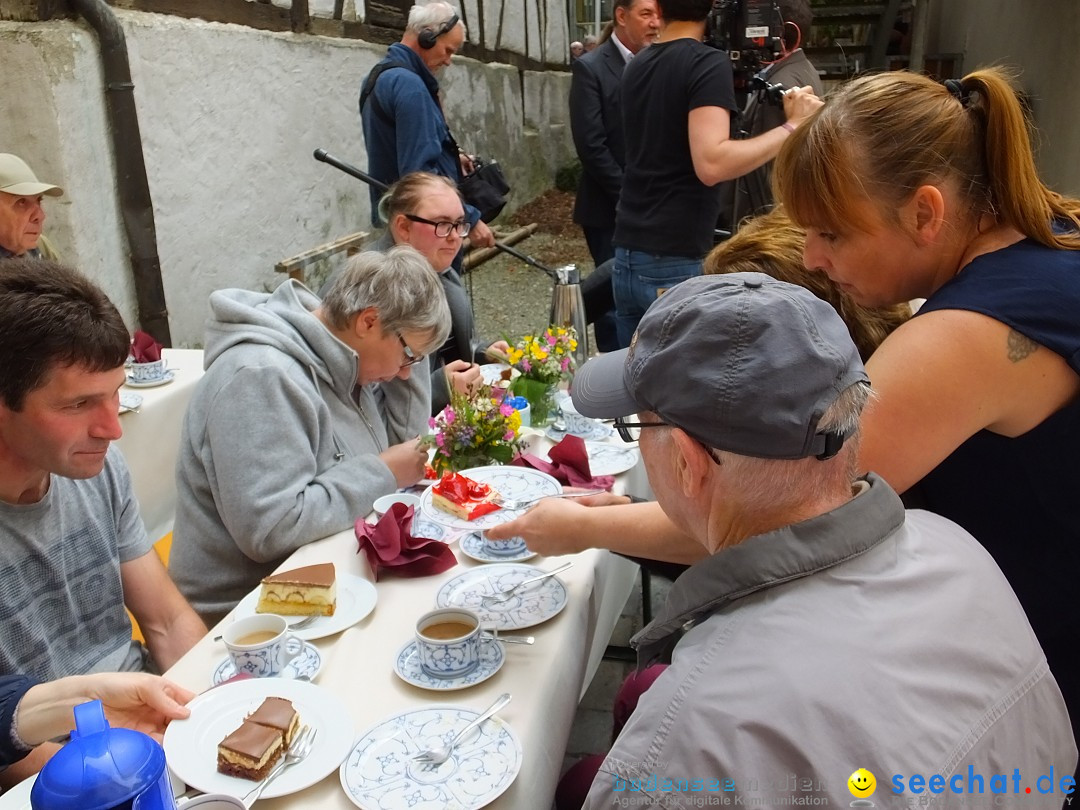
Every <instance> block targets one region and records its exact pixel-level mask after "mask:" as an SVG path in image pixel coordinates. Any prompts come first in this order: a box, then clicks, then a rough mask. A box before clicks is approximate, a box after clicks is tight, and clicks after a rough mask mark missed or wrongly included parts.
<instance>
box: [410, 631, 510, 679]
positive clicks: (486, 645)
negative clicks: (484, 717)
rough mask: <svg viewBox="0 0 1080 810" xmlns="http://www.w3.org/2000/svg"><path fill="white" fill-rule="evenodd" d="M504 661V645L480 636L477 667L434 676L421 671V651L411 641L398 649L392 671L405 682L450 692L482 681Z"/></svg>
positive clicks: (422, 669) (493, 672) (500, 666)
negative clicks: (458, 673)
mask: <svg viewBox="0 0 1080 810" xmlns="http://www.w3.org/2000/svg"><path fill="white" fill-rule="evenodd" d="M505 660H506V652H505V651H504V650H503V645H502V644H500V643H499V642H498V641H497V640H496V639H493V638H481V639H480V663H479V664H478V665H477V667H476V669H474V670H473V671H472V672H470V673H469V674H468V675H461V676H459V677H457V678H433V677H432V676H431V675H428V674H427V673H426V672H424V668H423V667H421V666H420V654H419V652H418V651H417V649H416V641H415V640H414V641H410V642H409V643H408V644H406V645H405V646H404V647H402V648H401V649H400V650H398V654H397V658H396V659H395V660H394V672H396V673H397V676H398V677H399V678H401V680H403V681H405V683H411V684H412V685H413V686H419V687H420V688H421V689H431V690H433V691H436V692H453V691H454V690H456V689H467V688H468V687H470V686H475V685H476V684H478V683H483V682H484V681H486V680H487V679H488V678H490V677H491V676H492V675H494V674H495V673H496V672H498V671H499V670H500V669H502V665H503V662H504V661H505Z"/></svg>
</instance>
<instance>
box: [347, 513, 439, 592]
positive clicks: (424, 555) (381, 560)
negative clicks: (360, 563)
mask: <svg viewBox="0 0 1080 810" xmlns="http://www.w3.org/2000/svg"><path fill="white" fill-rule="evenodd" d="M414 511H415V510H414V508H413V507H411V506H406V505H405V504H403V503H395V504H394V505H393V506H391V507H390V508H389V509H388V510H387V511H386V513H385V514H384V515H383V516H382V517H381V518H379V522H378V523H375V524H371V523H368V522H367V521H366V520H364V519H362V518H361V519H360V520H358V521H356V540H357V542H358V546H359V547H358V548H357V553H358V554H359V553H360V552H361V551H362V552H364V555H365V556H366V557H367V560H368V563H369V564H370V565H371V571H372V573H374V574H375V581H376V582H378V581H379V577H380V575H381V573H382V571H383V570H391V571H393V572H394V573H395V574H399V575H401V576H403V577H426V576H427V575H428V574H441V573H442V572H443V571H445V570H446V569H448V568H452V567H453V566H455V565H457V557H455V556H454V552H452V551H451V550H450V546H448V545H446V543H443V542H442V541H440V540H431V539H429V538H427V537H414V536H413V535H412V522H413V513H414Z"/></svg>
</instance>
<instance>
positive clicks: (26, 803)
mask: <svg viewBox="0 0 1080 810" xmlns="http://www.w3.org/2000/svg"><path fill="white" fill-rule="evenodd" d="M36 781H37V775H36V774H35V775H34V776H28V777H27V778H26V779H23V780H22V781H21V782H19V783H18V784H17V785H14V786H12V787H10V788H8V789H7V790H5V791H4V793H3V794H2V795H0V810H30V790H31V789H32V788H33V787H34V782H36Z"/></svg>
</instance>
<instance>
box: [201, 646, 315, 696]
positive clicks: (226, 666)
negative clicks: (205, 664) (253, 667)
mask: <svg viewBox="0 0 1080 810" xmlns="http://www.w3.org/2000/svg"><path fill="white" fill-rule="evenodd" d="M300 643H301V644H303V645H304V647H303V649H302V650H300V653H299V654H298V655H297V656H296V657H295V658H294V659H292V660H291V661H290V662H289V663H287V664H286V665H285V669H283V670H281V674H280V675H278V676H277V677H279V678H286V679H292V678H306V679H307V680H309V681H313V680H315V676H316V675H318V674H319V670H320V669H322V656H321V655H320V654H319V650H318V648H316V646H315V645H314V644H308V642H306V641H301V642H300ZM235 675H236V666H235V665H234V664H233V661H232V658H231V657H230V656H228V655H227V656H225V660H224V661H222V662H221V663H220V664H218V665H217V666H216V667H214V673H213V674H212V675H211V676H210V682H211V683H212V684H214V686H217V685H218V684H219V683H225V681H227V680H229V678H232V677H233V676H235Z"/></svg>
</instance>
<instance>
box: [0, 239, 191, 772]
mask: <svg viewBox="0 0 1080 810" xmlns="http://www.w3.org/2000/svg"><path fill="white" fill-rule="evenodd" d="M128 348H129V336H128V332H127V328H126V327H125V326H124V322H123V320H122V319H121V317H120V314H119V313H118V312H117V311H116V308H115V307H114V306H113V305H112V303H111V302H110V301H109V299H108V298H107V297H106V296H105V294H104V293H102V292H101V290H99V289H98V288H97V287H96V286H94V285H93V284H92V283H91V282H90V281H88V280H87V279H85V278H83V277H82V276H80V275H79V274H77V273H75V272H74V271H71V270H68V269H66V268H63V267H60V266H58V265H55V264H53V263H51V262H46V261H40V260H31V259H11V260H8V261H6V262H4V264H3V267H2V268H0V537H2V542H0V594H3V596H2V598H0V674H4V675H10V674H26V675H32V676H34V677H37V678H39V679H43V680H44V679H54V678H58V677H62V676H65V675H74V674H79V673H85V672H94V671H106V670H132V669H143V668H146V667H147V666H156V667H157V668H159V669H161V670H165V669H167V668H168V667H170V666H171V665H172V664H173V663H174V662H175V661H176V660H177V659H178V658H179V657H180V656H181V655H183V654H184V653H185V652H187V650H188V649H190V647H191V646H192V645H193V644H194V643H195V642H196V641H197V640H198V639H200V638H201V637H202V636H203V635H204V634H205V633H206V626H205V625H204V624H203V623H202V621H201V620H200V619H199V618H198V616H197V615H196V614H195V612H194V611H193V610H192V609H191V607H190V606H189V605H188V603H187V602H186V601H185V600H184V598H183V596H181V595H180V592H179V591H178V590H177V589H176V586H175V585H173V583H172V580H170V579H169V575H168V573H167V572H166V571H165V567H164V565H162V563H161V560H160V559H159V558H158V556H157V554H156V553H155V552H154V550H153V548H152V547H151V542H150V539H149V538H148V537H147V536H146V530H145V528H144V527H143V525H142V520H141V519H140V517H139V509H138V505H137V504H136V502H135V498H134V495H133V494H132V489H131V479H130V476H129V474H128V470H127V465H126V464H125V463H124V459H123V457H122V456H121V455H120V453H119V452H118V451H116V450H115V449H110V444H111V442H113V441H114V440H116V439H118V438H120V435H121V430H120V423H119V420H118V396H119V389H120V386H121V385H122V384H123V382H124V361H125V359H126V358H127V354H128ZM125 605H126V606H127V608H128V609H130V610H131V613H132V614H133V615H134V616H135V618H136V620H137V621H138V622H139V625H140V627H141V629H142V631H143V635H144V636H145V638H146V644H147V647H148V652H149V657H150V658H151V659H152V661H148V660H147V650H145V649H143V648H142V646H141V645H139V644H137V643H135V642H133V641H132V639H131V624H130V622H129V621H128V618H127V615H126V613H125V612H124V607H125ZM52 750H53V747H50V746H48V745H47V746H42V747H41V748H40V749H38V750H37V751H36V752H35V753H34V754H32V755H31V756H30V757H28V758H27V759H26V760H24V761H22V762H20V763H18V765H16V766H12V767H11V768H9V769H8V770H6V771H5V772H4V773H3V775H2V777H0V783H3V784H11V783H13V782H14V781H16V780H17V779H21V778H22V777H24V776H26V775H28V774H30V773H33V772H35V771H37V770H38V769H40V767H41V765H42V764H44V762H45V760H46V759H47V758H48V756H49V755H51V753H52Z"/></svg>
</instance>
